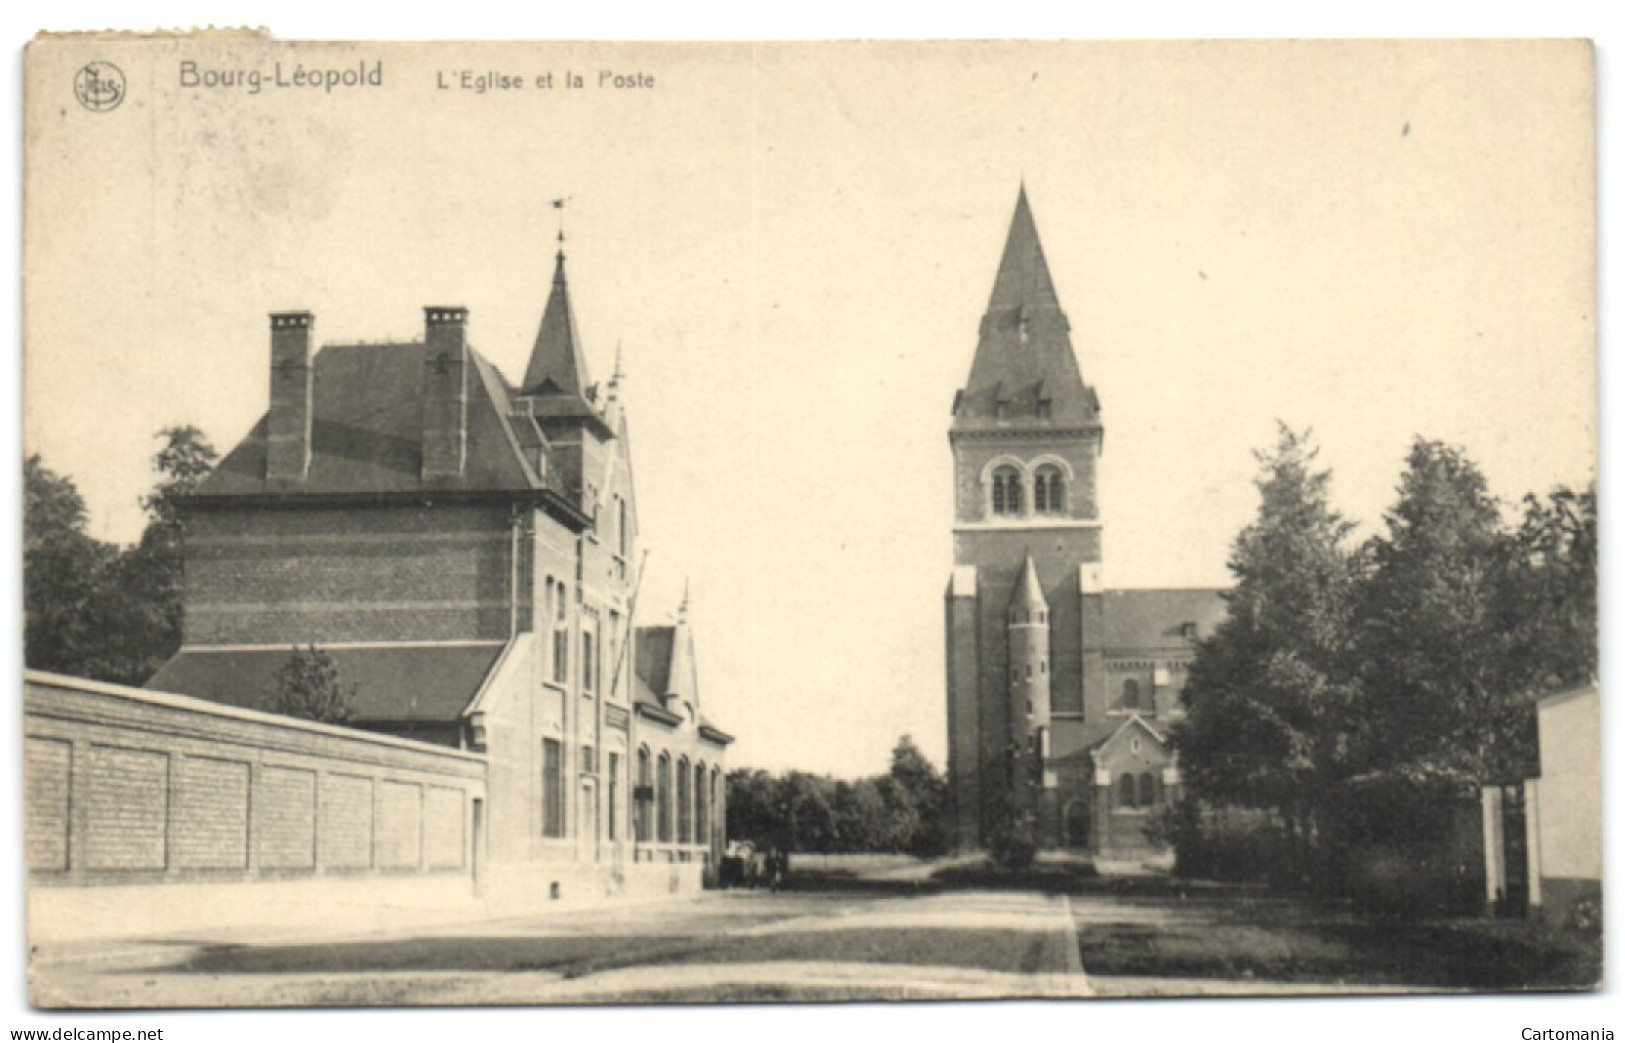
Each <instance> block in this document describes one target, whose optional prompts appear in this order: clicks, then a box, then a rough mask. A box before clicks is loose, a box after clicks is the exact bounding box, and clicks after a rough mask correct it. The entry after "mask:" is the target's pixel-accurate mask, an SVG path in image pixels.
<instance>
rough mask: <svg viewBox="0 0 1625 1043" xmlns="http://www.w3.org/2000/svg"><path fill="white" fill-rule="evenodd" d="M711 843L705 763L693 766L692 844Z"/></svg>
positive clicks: (709, 805) (709, 807) (709, 803)
mask: <svg viewBox="0 0 1625 1043" xmlns="http://www.w3.org/2000/svg"><path fill="white" fill-rule="evenodd" d="M710 842H711V802H710V794H708V793H707V792H706V786H705V763H704V762H703V761H702V762H701V763H699V764H696V765H694V843H696V844H709V843H710Z"/></svg>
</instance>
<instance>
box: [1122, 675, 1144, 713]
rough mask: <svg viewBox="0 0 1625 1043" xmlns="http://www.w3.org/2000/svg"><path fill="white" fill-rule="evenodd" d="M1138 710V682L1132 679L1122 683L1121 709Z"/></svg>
mask: <svg viewBox="0 0 1625 1043" xmlns="http://www.w3.org/2000/svg"><path fill="white" fill-rule="evenodd" d="M1139 708H1140V682H1139V681H1136V680H1135V679H1134V678H1132V677H1130V678H1126V679H1125V680H1124V681H1123V709H1125V710H1138V709H1139Z"/></svg>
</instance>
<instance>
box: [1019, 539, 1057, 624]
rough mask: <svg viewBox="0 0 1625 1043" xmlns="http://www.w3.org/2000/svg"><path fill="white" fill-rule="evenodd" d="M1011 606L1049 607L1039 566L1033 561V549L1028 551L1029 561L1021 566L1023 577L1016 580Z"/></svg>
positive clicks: (1020, 607) (1025, 607)
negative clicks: (1039, 580)
mask: <svg viewBox="0 0 1625 1043" xmlns="http://www.w3.org/2000/svg"><path fill="white" fill-rule="evenodd" d="M1010 608H1011V609H1012V610H1014V609H1047V608H1049V601H1047V600H1046V599H1045V597H1044V588H1043V586H1042V585H1041V584H1040V583H1039V582H1038V566H1037V565H1036V564H1035V563H1034V562H1033V554H1032V551H1028V552H1027V563H1026V564H1025V565H1023V566H1022V567H1021V578H1020V579H1019V580H1017V581H1016V586H1015V589H1014V590H1012V591H1011V592H1010ZM1028 618H1029V619H1030V618H1033V617H1031V616H1029V617H1028Z"/></svg>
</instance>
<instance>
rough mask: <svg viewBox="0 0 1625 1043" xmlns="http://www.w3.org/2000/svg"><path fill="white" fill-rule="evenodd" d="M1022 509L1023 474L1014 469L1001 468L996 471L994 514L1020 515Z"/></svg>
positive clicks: (994, 473)
mask: <svg viewBox="0 0 1625 1043" xmlns="http://www.w3.org/2000/svg"><path fill="white" fill-rule="evenodd" d="M1021 507H1022V503H1021V472H1020V471H1018V470H1016V469H1015V468H1014V467H1001V468H999V469H998V470H996V471H994V472H993V513H994V514H1000V515H1014V514H1020V513H1021Z"/></svg>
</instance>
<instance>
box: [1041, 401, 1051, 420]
mask: <svg viewBox="0 0 1625 1043" xmlns="http://www.w3.org/2000/svg"><path fill="white" fill-rule="evenodd" d="M1049 405H1050V403H1049V399H1047V398H1041V399H1039V400H1038V419H1040V420H1048V419H1049V414H1050V408H1049Z"/></svg>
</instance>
